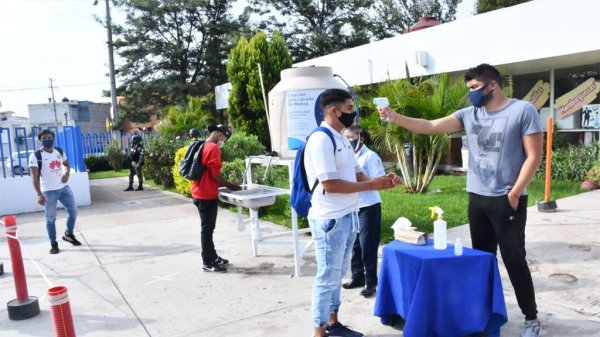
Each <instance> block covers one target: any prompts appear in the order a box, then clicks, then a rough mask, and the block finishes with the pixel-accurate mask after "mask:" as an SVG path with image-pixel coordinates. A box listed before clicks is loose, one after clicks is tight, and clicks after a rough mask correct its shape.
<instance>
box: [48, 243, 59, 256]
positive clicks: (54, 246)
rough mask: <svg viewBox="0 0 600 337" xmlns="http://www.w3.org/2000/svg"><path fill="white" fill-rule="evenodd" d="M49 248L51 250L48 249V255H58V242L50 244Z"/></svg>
mask: <svg viewBox="0 0 600 337" xmlns="http://www.w3.org/2000/svg"><path fill="white" fill-rule="evenodd" d="M50 246H51V247H52V248H50V254H58V252H59V249H58V242H51V243H50Z"/></svg>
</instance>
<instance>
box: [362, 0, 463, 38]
mask: <svg viewBox="0 0 600 337" xmlns="http://www.w3.org/2000/svg"><path fill="white" fill-rule="evenodd" d="M460 2H461V0H379V1H377V4H376V5H375V13H376V18H375V20H374V21H373V22H374V24H373V25H374V28H373V30H374V31H373V34H374V35H375V36H376V37H377V38H379V39H383V38H387V37H391V36H394V35H398V34H402V33H404V32H406V30H408V28H410V27H411V26H412V25H414V24H415V23H417V21H419V19H421V18H423V17H434V18H436V19H437V20H438V21H440V22H449V21H454V19H455V18H456V17H455V15H456V6H458V4H459V3H460Z"/></svg>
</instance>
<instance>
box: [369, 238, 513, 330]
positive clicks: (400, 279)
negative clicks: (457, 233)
mask: <svg viewBox="0 0 600 337" xmlns="http://www.w3.org/2000/svg"><path fill="white" fill-rule="evenodd" d="M375 315H376V316H379V317H381V321H382V323H384V324H387V323H389V320H390V317H391V315H399V316H401V317H402V318H404V319H405V321H406V322H405V325H404V331H403V335H404V336H406V337H462V336H468V335H471V334H475V333H478V332H483V331H485V332H486V333H487V334H488V336H500V327H501V326H502V325H503V324H504V323H506V321H507V315H506V305H505V303H504V294H503V293H502V281H501V279H500V274H499V272H498V263H497V261H496V257H495V256H494V255H492V254H490V253H487V252H482V251H479V250H474V249H470V248H466V247H465V248H464V253H463V255H462V256H455V255H454V247H453V246H452V245H450V244H449V245H448V248H447V249H446V250H435V249H434V248H433V241H431V240H430V241H429V242H428V244H427V245H423V246H416V245H412V244H408V243H403V242H400V241H393V242H391V243H389V244H387V245H386V246H385V247H384V248H383V259H382V262H381V271H380V275H379V285H378V288H377V297H376V299H375Z"/></svg>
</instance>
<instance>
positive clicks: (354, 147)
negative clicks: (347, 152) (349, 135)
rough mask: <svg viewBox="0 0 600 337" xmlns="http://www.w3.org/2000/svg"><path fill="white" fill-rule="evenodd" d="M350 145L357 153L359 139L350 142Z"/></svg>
mask: <svg viewBox="0 0 600 337" xmlns="http://www.w3.org/2000/svg"><path fill="white" fill-rule="evenodd" d="M349 142H350V145H352V150H354V151H356V147H357V146H358V139H355V140H350V141H349Z"/></svg>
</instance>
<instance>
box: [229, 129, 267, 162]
mask: <svg viewBox="0 0 600 337" xmlns="http://www.w3.org/2000/svg"><path fill="white" fill-rule="evenodd" d="M261 152H262V146H261V145H260V142H259V141H258V137H256V136H255V135H248V134H246V133H245V132H243V131H236V132H234V133H233V135H231V138H230V139H229V140H228V141H227V142H226V143H225V145H224V146H223V147H222V148H221V159H222V160H223V162H228V161H232V160H234V159H244V158H246V157H249V156H256V155H258V154H260V153H261Z"/></svg>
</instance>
